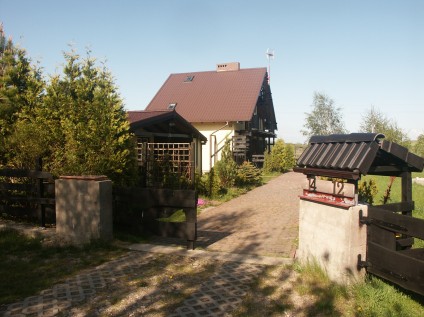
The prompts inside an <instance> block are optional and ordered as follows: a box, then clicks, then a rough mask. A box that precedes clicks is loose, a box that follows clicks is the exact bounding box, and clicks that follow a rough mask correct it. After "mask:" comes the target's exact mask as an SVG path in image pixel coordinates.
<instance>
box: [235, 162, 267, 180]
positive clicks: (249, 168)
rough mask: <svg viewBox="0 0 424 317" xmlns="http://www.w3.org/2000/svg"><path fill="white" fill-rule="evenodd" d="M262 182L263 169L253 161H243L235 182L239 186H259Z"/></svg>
mask: <svg viewBox="0 0 424 317" xmlns="http://www.w3.org/2000/svg"><path fill="white" fill-rule="evenodd" d="M261 182H262V179H261V171H260V169H259V168H257V167H256V166H254V165H253V164H252V163H251V162H246V161H245V162H243V164H242V165H240V166H239V167H238V168H237V175H236V181H235V184H236V185H237V186H258V185H260V184H261Z"/></svg>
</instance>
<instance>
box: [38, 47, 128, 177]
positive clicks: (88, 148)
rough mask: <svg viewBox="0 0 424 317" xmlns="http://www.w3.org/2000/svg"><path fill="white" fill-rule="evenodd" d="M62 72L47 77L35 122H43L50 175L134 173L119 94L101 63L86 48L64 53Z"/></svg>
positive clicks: (124, 115)
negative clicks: (84, 53) (81, 51)
mask: <svg viewBox="0 0 424 317" xmlns="http://www.w3.org/2000/svg"><path fill="white" fill-rule="evenodd" d="M64 57H65V61H66V64H65V66H64V68H63V74H62V75H55V76H52V77H51V82H50V85H49V86H48V87H47V94H46V96H45V100H44V104H43V106H42V107H40V108H39V109H38V111H37V116H36V119H35V120H36V121H35V123H36V125H37V126H38V127H44V128H45V130H44V131H45V132H44V133H43V134H44V139H43V143H44V145H45V149H46V150H47V151H45V152H44V156H45V157H46V164H47V165H46V166H47V169H48V170H50V171H51V172H52V173H54V174H56V175H64V174H68V175H90V174H95V175H99V174H103V175H107V176H108V177H109V178H111V179H112V180H113V181H115V182H117V183H128V182H131V181H133V180H134V177H135V170H136V165H135V151H134V149H135V147H134V142H133V136H132V135H131V133H130V132H129V123H128V120H127V115H126V112H125V110H124V108H123V102H122V99H121V97H120V95H119V93H118V91H117V87H116V85H115V84H114V81H113V77H112V75H111V73H110V72H109V71H108V70H107V68H106V67H105V65H102V67H99V66H97V65H96V60H95V59H94V58H92V57H91V56H90V52H87V56H86V58H84V59H81V57H80V56H79V55H78V54H76V53H75V52H74V51H71V52H68V53H64Z"/></svg>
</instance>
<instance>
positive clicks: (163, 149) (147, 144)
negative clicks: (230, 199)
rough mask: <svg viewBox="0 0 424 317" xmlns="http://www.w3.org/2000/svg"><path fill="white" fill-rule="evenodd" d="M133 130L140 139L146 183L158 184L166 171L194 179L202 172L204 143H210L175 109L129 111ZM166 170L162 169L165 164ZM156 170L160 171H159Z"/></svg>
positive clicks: (138, 145) (139, 156) (139, 157)
mask: <svg viewBox="0 0 424 317" xmlns="http://www.w3.org/2000/svg"><path fill="white" fill-rule="evenodd" d="M127 114H128V121H129V122H130V130H131V132H133V133H134V135H135V136H136V138H137V143H136V150H137V162H138V166H139V167H140V169H141V170H142V175H143V182H144V185H145V186H155V184H154V182H157V181H161V180H160V179H159V178H161V177H163V175H164V174H165V173H168V174H169V173H171V174H174V175H176V176H177V177H180V176H184V177H185V178H186V179H189V180H191V181H192V182H194V175H195V173H196V172H197V173H201V171H202V165H201V164H202V160H201V158H202V145H203V144H205V143H206V142H207V138H206V137H205V136H203V135H202V134H201V133H200V132H199V131H198V130H197V129H196V128H195V127H193V126H192V125H191V124H190V123H189V122H187V121H186V120H185V119H184V118H183V117H182V116H180V115H179V114H178V113H177V112H176V111H175V110H158V111H128V112H127ZM165 163H166V168H167V170H166V171H162V172H159V171H158V167H159V166H160V165H162V167H165ZM155 173H156V174H155Z"/></svg>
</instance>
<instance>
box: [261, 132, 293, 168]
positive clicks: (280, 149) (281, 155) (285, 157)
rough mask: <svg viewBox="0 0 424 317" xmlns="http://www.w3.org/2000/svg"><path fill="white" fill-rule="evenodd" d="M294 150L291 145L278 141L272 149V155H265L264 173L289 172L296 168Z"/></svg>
mask: <svg viewBox="0 0 424 317" xmlns="http://www.w3.org/2000/svg"><path fill="white" fill-rule="evenodd" d="M295 164H296V160H295V157H294V149H293V146H292V145H290V144H285V143H284V141H283V140H281V139H278V140H277V142H276V143H275V145H274V146H273V147H272V150H271V153H265V162H264V171H265V172H280V173H284V172H287V171H289V170H290V169H292V168H293V166H295Z"/></svg>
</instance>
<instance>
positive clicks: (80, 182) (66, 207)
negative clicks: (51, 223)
mask: <svg viewBox="0 0 424 317" xmlns="http://www.w3.org/2000/svg"><path fill="white" fill-rule="evenodd" d="M55 195H56V232H57V234H58V236H59V237H61V238H62V239H63V240H65V241H68V242H71V243H74V244H83V243H88V242H90V241H91V240H97V239H100V240H111V239H112V238H113V219H112V181H110V180H109V179H107V177H106V176H61V177H60V179H58V180H56V182H55Z"/></svg>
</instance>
